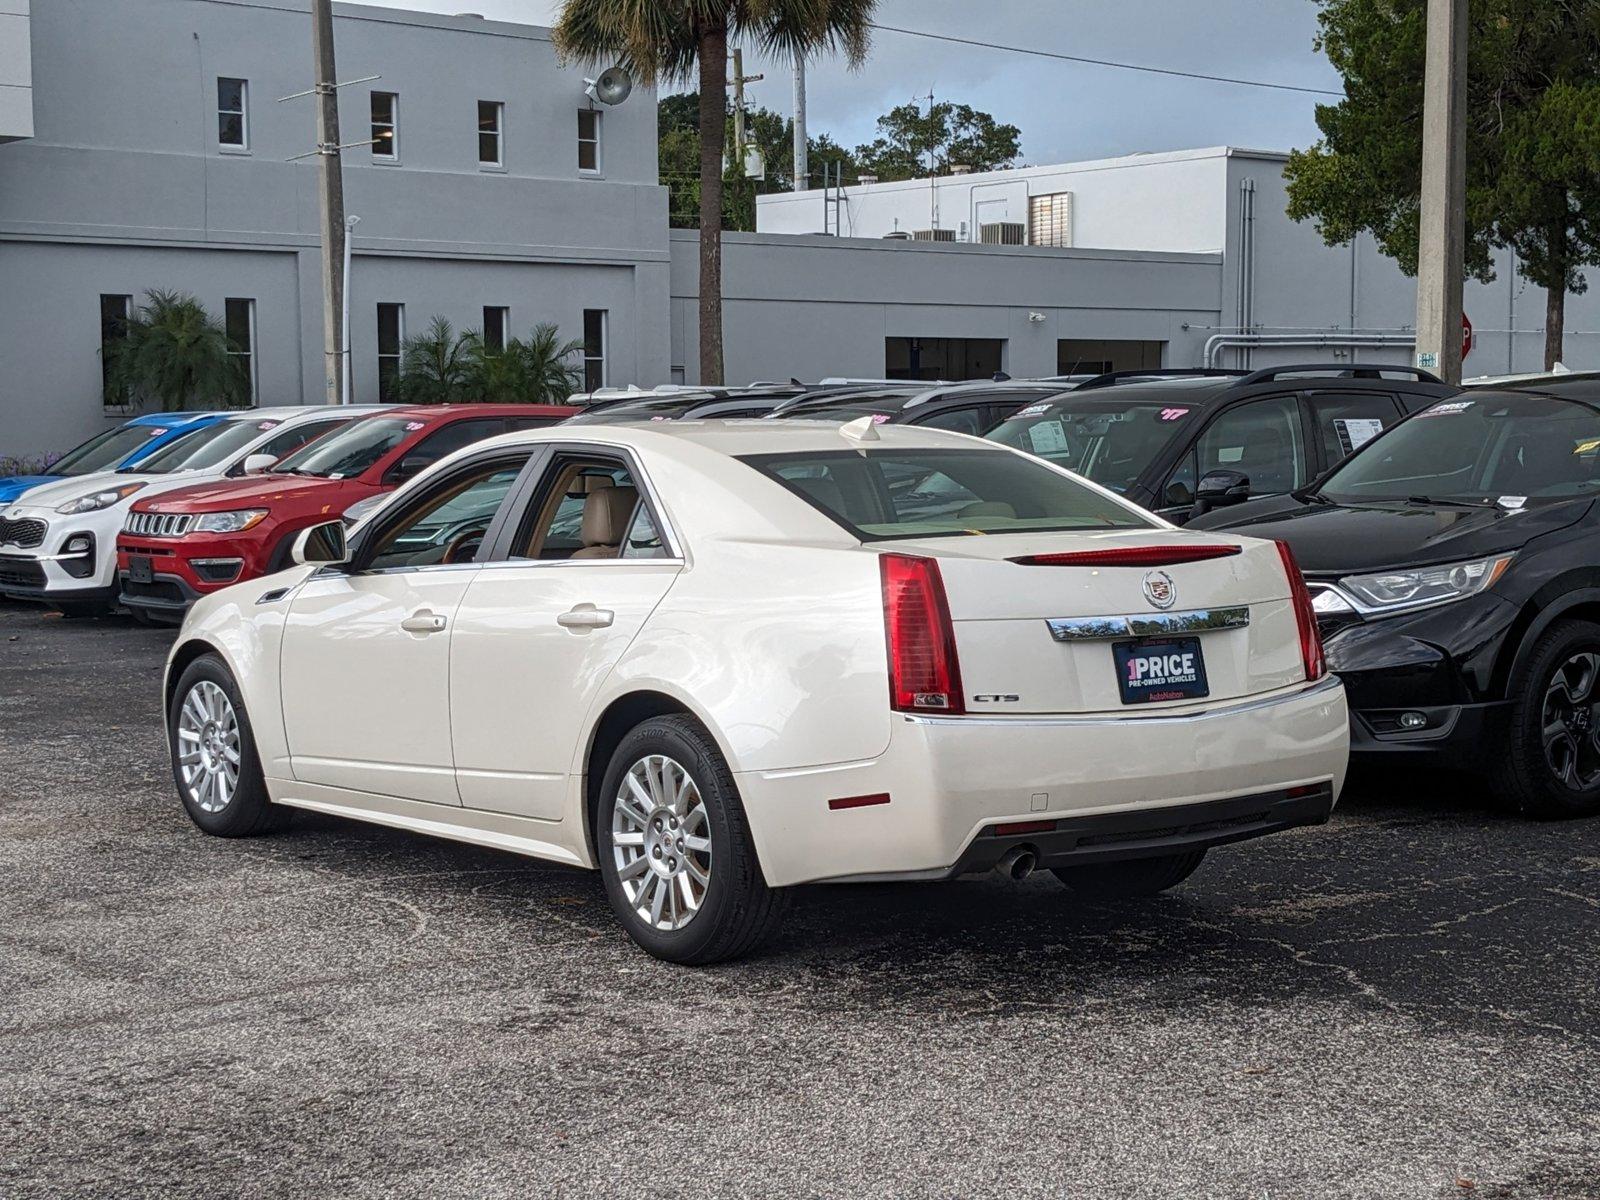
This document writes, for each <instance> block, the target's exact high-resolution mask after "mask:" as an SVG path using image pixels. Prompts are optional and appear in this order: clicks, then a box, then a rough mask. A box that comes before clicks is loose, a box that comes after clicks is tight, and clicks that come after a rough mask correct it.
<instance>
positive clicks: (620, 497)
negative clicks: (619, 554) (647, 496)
mask: <svg viewBox="0 0 1600 1200" xmlns="http://www.w3.org/2000/svg"><path fill="white" fill-rule="evenodd" d="M638 503H639V493H638V492H637V491H636V490H634V489H633V488H631V487H607V488H601V489H600V490H599V491H595V492H590V493H589V495H588V496H587V497H586V498H585V499H584V502H583V530H582V532H581V534H580V535H579V536H580V537H582V539H583V544H584V545H585V546H618V545H621V544H622V535H623V534H624V533H626V532H627V530H628V519H629V518H630V517H632V516H633V509H634V506H635V505H637V504H638Z"/></svg>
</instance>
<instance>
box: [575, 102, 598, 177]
mask: <svg viewBox="0 0 1600 1200" xmlns="http://www.w3.org/2000/svg"><path fill="white" fill-rule="evenodd" d="M578 170H580V171H587V172H589V173H590V174H593V175H598V174H599V173H600V114H599V113H598V112H597V111H595V110H594V109H592V108H580V109H579V110H578Z"/></svg>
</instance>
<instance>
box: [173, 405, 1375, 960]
mask: <svg viewBox="0 0 1600 1200" xmlns="http://www.w3.org/2000/svg"><path fill="white" fill-rule="evenodd" d="M295 561H296V563H297V564H298V565H296V566H295V567H293V568H291V569H290V570H288V571H285V572H282V573H280V574H277V575H273V576H269V577H266V578H263V579H257V580H253V581H251V582H248V583H243V584H239V585H237V586H235V587H231V588H228V589H226V590H224V591H222V592H219V593H217V594H215V595H213V596H211V597H209V598H207V599H204V600H202V601H200V602H199V603H198V604H197V605H196V606H195V607H194V609H193V610H192V611H191V613H190V614H189V617H188V620H187V621H186V622H185V624H184V627H183V631H182V634H181V636H180V637H179V640H178V642H177V644H176V646H175V647H174V649H173V652H172V657H171V659H170V661H169V663H168V668H167V675H166V682H165V687H166V700H167V714H168V740H169V744H170V748H171V753H172V766H173V773H174V777H175V780H176V783H177V787H178V791H179V794H180V795H181V797H182V801H183V804H184V806H185V808H186V809H187V810H188V812H189V815H190V816H191V817H192V818H193V819H194V821H195V823H196V824H198V825H199V826H200V827H201V828H202V829H203V830H205V831H206V832H208V833H212V834H217V835H220V836H228V837H232V836H240V835H245V834H250V833H255V832H259V831H262V830H264V829H266V828H268V827H270V826H272V825H274V824H276V823H277V822H278V821H279V820H280V819H281V818H282V817H283V816H284V815H285V810H287V809H295V808H302V809H311V810H314V811H317V812H323V813H333V814H337V815H340V816H345V817H354V818H357V819H359V820H364V821H373V822H377V823H379V824H383V825H389V826H394V827H396V828H400V829H408V830H413V831H416V832H421V833H429V834H435V835H438V836H441V837H448V838H456V839H459V840H461V841H466V842H472V843H476V844H478V845H483V846H491V847H496V848H499V849H503V850H511V851H514V852H517V853H521V854H528V855H533V856H535V857H539V858H545V859H551V860H554V861H557V862H562V863H569V864H572V865H575V866H582V867H598V868H599V870H600V872H601V875H602V877H603V880H604V883H605V889H606V892H607V895H608V896H609V897H610V901H611V904H612V906H613V907H614V908H615V910H616V912H617V915H618V917H619V919H620V920H621V922H622V924H623V926H624V927H625V928H626V929H627V931H628V932H629V934H630V935H632V937H633V938H634V939H635V940H636V941H637V942H638V943H639V944H640V945H641V946H643V947H644V948H645V949H646V950H648V951H649V952H650V953H652V954H655V955H657V956H659V957H661V958H665V959H670V960H672V961H675V962H684V963H707V962H712V961H715V960H718V959H724V958H730V957H733V956H735V955H739V954H742V953H745V952H747V951H749V950H750V949H752V948H753V947H754V946H756V945H757V944H758V943H759V942H760V941H761V940H762V939H763V937H765V936H766V934H767V933H768V932H770V930H771V929H772V928H773V927H774V925H775V924H776V922H777V919H778V917H779V914H780V913H781V911H782V909H783V908H784V906H785V902H786V897H787V895H788V893H789V889H791V888H792V887H793V885H795V884H801V883H811V882H817V881H840V880H933V879H948V878H951V877H953V876H957V875H962V874H966V873H969V872H980V871H987V870H990V869H994V868H998V869H1000V870H1001V871H1003V872H1005V873H1006V874H1008V875H1011V876H1013V877H1017V878H1021V877H1022V876H1025V875H1026V874H1028V873H1029V872H1030V871H1032V870H1033V869H1034V868H1036V867H1044V868H1048V869H1049V870H1051V871H1052V872H1054V874H1055V875H1056V876H1057V877H1058V878H1059V879H1060V880H1061V881H1062V882H1063V883H1064V884H1066V885H1067V886H1068V887H1069V888H1071V889H1072V890H1073V891H1075V892H1078V893H1080V894H1082V895H1085V896H1089V897H1107V896H1130V895H1147V894H1151V893H1154V892H1157V891H1160V890H1162V889H1164V888H1168V887H1171V886H1173V885H1174V884H1176V883H1178V882H1179V881H1181V880H1183V879H1184V878H1186V877H1187V876H1188V875H1189V874H1190V873H1191V872H1193V871H1194V869H1195V868H1196V866H1198V865H1199V863H1200V860H1201V858H1202V857H1203V856H1204V855H1205V853H1206V851H1207V849H1208V848H1209V847H1212V846H1216V845H1221V844H1224V843H1229V842H1237V841H1243V840H1245V839H1247V838H1251V837H1255V836H1257V835H1260V834H1265V833H1271V832H1275V831H1278V830H1283V829H1289V828H1292V827H1295V826H1302V825H1314V824H1318V823H1321V822H1323V821H1325V820H1326V819H1327V818H1328V815H1329V812H1330V811H1331V810H1332V808H1333V804H1334V800H1335V798H1336V797H1337V795H1338V792H1339V788H1340V786H1341V784H1342V783H1343V779H1344V772H1345V762H1346V757H1347V749H1348V734H1347V727H1346V712H1345V698H1344V693H1343V690H1342V688H1341V687H1340V685H1339V683H1338V681H1337V680H1336V679H1335V678H1333V677H1331V676H1328V675H1327V674H1326V669H1325V667H1324V665H1323V660H1322V649H1321V643H1320V642H1319V640H1318V637H1317V630H1316V623H1315V620H1314V617H1313V614H1312V611H1311V605H1310V601H1309V598H1308V597H1307V594H1306V591H1305V587H1304V584H1303V583H1302V582H1301V578H1300V574H1299V572H1298V571H1297V570H1296V569H1295V567H1294V563H1293V561H1292V559H1291V558H1290V556H1289V555H1288V552H1287V551H1286V550H1285V549H1284V548H1282V547H1281V546H1279V545H1277V544H1274V543H1272V542H1261V541H1252V540H1250V539H1248V538H1236V537H1227V536H1220V535H1217V534H1206V535H1199V534H1191V533H1184V532H1182V531H1180V530H1177V529H1174V528H1173V527H1171V526H1169V525H1167V524H1166V523H1164V522H1162V521H1161V520H1159V519H1158V518H1155V517H1153V516H1151V515H1150V514H1149V513H1146V512H1143V511H1141V510H1140V509H1137V508H1134V507H1132V506H1130V505H1128V504H1126V503H1124V502H1123V501H1121V500H1119V499H1118V498H1117V497H1116V496H1115V495H1113V494H1111V493H1110V492H1107V491H1104V490H1102V489H1100V488H1097V487H1095V486H1094V485H1092V484H1089V483H1086V482H1085V481H1083V480H1081V479H1079V478H1077V477H1075V476H1073V475H1070V474H1068V473H1066V472H1064V471H1061V470H1059V469H1057V468H1055V467H1052V466H1050V465H1049V464H1047V463H1044V462H1041V461H1040V460H1038V459H1035V458H1032V457H1029V456H1026V455H1023V454H1021V453H1019V452H1017V451H1014V450H1010V449H1007V448H1005V447H1001V446H997V445H995V444H993V443H989V442H982V441H978V440H977V439H973V438H968V437H964V436H962V435H959V434H950V433H941V432H937V431H933V430H924V429H918V428H911V427H901V426H892V425H886V426H876V425H874V424H873V423H872V422H871V419H870V418H867V419H865V420H863V421H859V422H855V423H852V424H850V425H846V426H843V427H835V426H822V425H818V424H814V423H811V422H775V421H748V422H715V421H705V422H699V421H689V422H658V423H654V424H649V425H634V426H628V425H592V426H587V427H585V428H583V429H581V430H580V429H576V428H574V429H570V430H567V429H561V428H556V429H551V430H545V431H540V432H529V433H518V434H510V435H507V436H505V437H501V438H497V439H494V440H491V441H486V442H483V443H480V444H478V445H476V446H473V447H470V448H469V449H467V450H464V451H461V452H459V453H457V454H456V455H454V456H452V457H451V458H449V459H446V460H444V461H443V462H441V463H439V464H438V465H436V466H435V467H434V468H432V469H431V470H429V471H428V472H426V473H424V474H423V475H420V476H418V477H417V478H416V479H415V480H413V481H411V482H410V483H408V484H407V485H406V486H405V487H404V488H403V489H402V490H401V491H399V492H397V493H395V495H394V496H393V497H392V498H391V499H390V501H389V502H388V503H386V504H385V505H383V506H382V508H380V509H379V510H378V511H377V512H375V513H373V514H372V515H371V516H369V517H368V518H367V519H366V520H365V521H363V522H361V523H360V524H359V525H358V526H357V527H356V528H355V529H353V530H352V531H351V532H350V535H349V541H348V544H347V543H346V534H345V530H344V526H343V525H342V524H341V523H340V522H337V521H335V522H331V523H329V524H327V525H322V526H318V527H316V528H315V529H312V530H307V531H306V532H305V533H304V534H302V535H301V537H300V540H299V542H298V543H297V545H296V547H295Z"/></svg>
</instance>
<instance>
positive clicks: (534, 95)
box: [0, 0, 669, 454]
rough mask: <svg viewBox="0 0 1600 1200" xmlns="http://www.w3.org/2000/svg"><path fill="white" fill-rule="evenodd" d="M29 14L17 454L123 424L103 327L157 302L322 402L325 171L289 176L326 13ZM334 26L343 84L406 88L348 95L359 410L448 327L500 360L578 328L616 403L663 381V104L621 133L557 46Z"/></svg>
mask: <svg viewBox="0 0 1600 1200" xmlns="http://www.w3.org/2000/svg"><path fill="white" fill-rule="evenodd" d="M28 8H29V6H28V3H27V0H0V143H4V144H0V454H4V453H38V452H45V451H54V450H64V449H66V448H67V447H69V446H71V445H73V444H74V443H76V442H78V441H80V440H82V439H83V438H85V437H87V436H89V435H91V434H93V433H95V432H98V431H99V430H100V429H102V428H104V427H105V425H106V422H107V421H108V420H113V419H118V418H120V415H121V414H120V413H119V412H117V411H116V410H111V411H108V410H107V409H106V408H105V407H104V404H103V391H102V387H101V360H100V355H99V350H100V345H101V339H102V332H103V326H108V327H111V328H114V326H115V318H116V316H117V315H118V314H120V313H121V312H124V311H126V308H127V306H128V305H130V304H135V303H138V302H139V301H140V300H141V299H142V298H143V295H144V293H146V292H147V291H149V290H150V289H157V288H159V289H171V290H177V291H183V292H189V293H192V294H194V295H195V296H197V297H198V298H199V299H200V300H201V301H203V302H204V304H205V305H206V307H207V308H208V309H209V310H210V312H211V313H212V314H213V315H215V316H217V317H218V318H223V317H226V319H227V321H228V324H229V327H230V331H231V332H233V333H234V335H235V336H236V337H237V338H239V339H240V340H241V341H242V342H245V343H247V344H248V348H249V350H250V352H251V359H250V366H251V369H252V372H253V375H254V379H255V392H256V397H257V402H258V403H260V404H263V405H266V404H297V403H315V402H320V401H321V399H322V396H323V385H322V354H321V346H322V338H321V312H322V309H321V296H320V292H319V284H318V271H319V262H320V257H319V256H320V249H319V245H318V240H317V228H318V224H317V220H318V218H317V189H316V167H315V165H314V160H312V159H303V160H301V161H298V162H295V161H291V160H292V159H294V158H295V157H296V156H298V155H303V154H305V153H306V152H307V151H309V150H311V149H312V148H313V146H314V145H315V141H316V135H315V125H314V113H313V108H312V102H311V100H310V99H299V100H289V101H286V102H284V103H279V102H278V98H279V97H282V96H288V95H290V94H292V93H296V92H301V91H304V90H305V89H306V88H308V87H309V86H310V76H311V61H312V60H311V30H310V20H309V15H308V5H307V4H306V3H305V0H34V2H33V4H32V12H31V14H30V13H29V11H28ZM17 10H20V11H17ZM335 11H336V20H335V26H336V30H335V37H336V41H337V47H338V54H339V74H340V78H341V79H345V80H353V79H359V78H361V77H363V76H371V75H378V76H381V79H379V80H376V81H373V82H369V83H362V84H358V85H355V86H350V87H346V88H344V89H343V90H342V91H341V93H340V98H341V99H340V121H341V125H342V131H343V140H344V141H345V142H362V141H366V140H367V139H369V138H376V139H377V143H376V144H375V145H373V146H370V147H369V146H357V147H355V148H353V149H350V150H347V151H346V153H345V188H346V198H347V207H348V211H349V212H350V213H352V214H356V215H358V216H360V217H361V222H360V224H359V226H358V228H357V231H356V236H355V239H354V243H353V244H354V263H353V269H352V287H351V353H352V363H353V374H354V397H355V399H356V400H358V401H363V402H365V401H371V400H375V399H377V398H378V397H379V394H380V391H381V387H380V371H381V370H385V369H387V368H388V367H389V366H390V365H392V363H393V361H394V354H395V353H396V351H397V350H398V341H399V339H400V338H401V337H402V336H403V335H405V334H406V333H415V332H418V331H420V330H421V329H422V328H423V327H424V326H425V325H426V324H427V323H428V321H429V319H430V318H431V317H432V316H433V315H434V314H440V315H443V316H445V317H447V318H449V319H450V320H451V321H452V322H453V323H454V324H455V325H456V327H457V328H483V329H486V330H487V331H488V332H489V334H490V336H494V334H495V332H496V331H497V330H499V329H504V330H505V331H506V332H508V333H512V334H515V333H525V332H526V331H527V330H528V329H529V328H531V327H532V326H533V325H534V324H535V323H537V322H540V321H553V322H555V323H557V324H558V325H559V326H560V328H561V331H562V333H563V334H564V335H565V336H567V337H571V338H586V340H587V343H588V345H587V351H586V358H587V360H588V361H587V363H586V369H587V371H588V373H589V375H590V377H591V379H594V378H601V379H604V380H606V381H610V382H629V381H633V380H636V379H661V378H664V377H665V376H666V374H667V367H668V353H669V351H668V346H669V343H668V325H667V313H668V269H669V268H668V242H667V221H666V196H665V192H664V191H663V189H661V188H660V187H659V186H658V185H657V179H656V115H655V102H654V97H653V96H652V95H651V94H649V92H648V91H645V90H640V91H636V92H635V94H634V95H633V96H632V97H631V98H630V99H629V100H628V101H627V102H626V103H624V104H622V105H619V106H616V107H608V108H596V107H595V106H594V105H592V104H591V102H590V101H589V100H588V99H587V97H586V96H585V94H584V83H583V77H582V76H583V73H582V71H581V70H579V69H577V68H575V67H563V66H561V65H560V64H558V63H557V61H556V57H555V51H554V48H553V46H552V45H551V42H550V37H549V33H548V31H547V30H544V29H540V28H535V27H531V26H522V25H510V24H503V23H497V22H490V21H484V20H481V19H478V18H474V17H440V16H432V15H427V14H420V13H411V12H403V11H398V10H395V9H388V8H369V7H362V6H356V5H340V6H336V10H335ZM13 35H15V36H13ZM19 45H20V50H19ZM30 47H31V49H30ZM30 85H31V87H30ZM30 118H31V122H30ZM30 123H31V129H30V127H29V126H30Z"/></svg>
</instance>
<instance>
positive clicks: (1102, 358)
mask: <svg viewBox="0 0 1600 1200" xmlns="http://www.w3.org/2000/svg"><path fill="white" fill-rule="evenodd" d="M1166 345H1167V344H1166V343H1165V342H1134V341H1115V340H1105V339H1082V338H1062V339H1061V340H1060V341H1058V342H1057V343H1056V374H1057V375H1103V374H1105V373H1106V372H1107V371H1145V370H1150V369H1152V368H1155V367H1159V366H1160V365H1161V356H1162V352H1163V351H1164V350H1165V349H1166Z"/></svg>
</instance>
